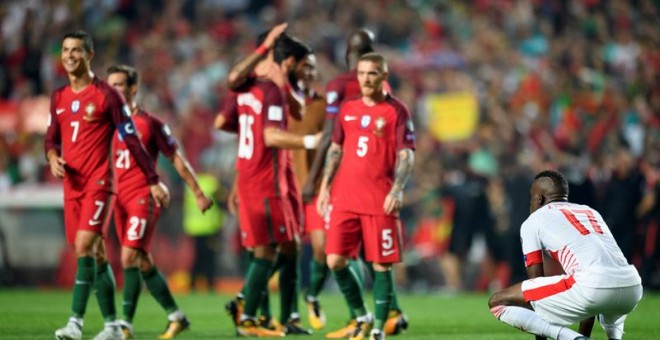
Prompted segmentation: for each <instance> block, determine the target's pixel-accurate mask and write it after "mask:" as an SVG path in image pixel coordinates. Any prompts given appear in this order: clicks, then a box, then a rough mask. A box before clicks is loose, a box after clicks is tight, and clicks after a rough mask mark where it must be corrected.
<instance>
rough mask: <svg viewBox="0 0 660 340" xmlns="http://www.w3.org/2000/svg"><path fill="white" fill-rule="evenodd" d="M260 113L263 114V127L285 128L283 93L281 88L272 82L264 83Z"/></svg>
mask: <svg viewBox="0 0 660 340" xmlns="http://www.w3.org/2000/svg"><path fill="white" fill-rule="evenodd" d="M263 89H264V93H265V94H264V102H263V109H262V111H261V112H262V113H263V114H264V115H265V116H264V117H263V119H264V128H265V127H277V128H281V129H286V112H285V111H284V103H285V95H284V92H283V91H282V89H280V88H279V87H277V85H275V84H274V83H266V84H264V86H263Z"/></svg>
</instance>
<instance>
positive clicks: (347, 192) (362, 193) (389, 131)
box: [330, 95, 415, 215]
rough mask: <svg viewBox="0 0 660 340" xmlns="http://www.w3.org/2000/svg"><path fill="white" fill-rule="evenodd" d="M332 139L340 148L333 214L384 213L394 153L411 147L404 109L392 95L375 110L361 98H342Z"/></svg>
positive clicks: (410, 125)
mask: <svg viewBox="0 0 660 340" xmlns="http://www.w3.org/2000/svg"><path fill="white" fill-rule="evenodd" d="M332 141H333V142H334V143H337V144H340V145H342V150H343V153H342V158H341V163H340V165H339V169H337V174H336V175H335V179H334V181H333V183H332V188H331V195H330V196H331V197H332V209H333V211H334V210H337V211H347V212H352V213H357V214H365V215H385V212H384V211H383V203H384V202H385V196H386V195H387V193H388V192H389V191H390V189H391V188H392V182H393V180H394V170H395V166H396V160H397V154H398V151H400V150H401V149H406V148H408V149H413V150H414V149H415V134H414V132H413V123H412V117H411V115H410V112H409V111H408V109H407V108H406V107H405V105H404V104H403V103H401V102H400V101H399V100H397V99H395V98H394V97H392V96H390V95H387V97H386V99H385V100H384V101H382V102H380V103H377V104H376V105H374V106H367V105H366V104H365V103H364V102H363V101H362V98H356V99H349V100H346V101H344V103H343V104H342V106H341V109H340V111H339V114H338V115H337V119H335V125H334V128H333V131H332Z"/></svg>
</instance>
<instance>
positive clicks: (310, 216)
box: [305, 196, 326, 233]
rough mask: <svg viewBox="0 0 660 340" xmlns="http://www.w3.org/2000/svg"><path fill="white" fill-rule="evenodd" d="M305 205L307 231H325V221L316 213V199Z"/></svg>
mask: <svg viewBox="0 0 660 340" xmlns="http://www.w3.org/2000/svg"><path fill="white" fill-rule="evenodd" d="M317 198H318V197H316V196H315V197H314V199H312V201H311V202H309V203H306V204H305V230H306V231H307V233H310V232H312V231H314V230H321V231H325V224H326V223H325V219H324V218H323V216H321V215H319V213H318V211H316V199H317Z"/></svg>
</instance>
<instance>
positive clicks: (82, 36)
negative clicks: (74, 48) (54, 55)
mask: <svg viewBox="0 0 660 340" xmlns="http://www.w3.org/2000/svg"><path fill="white" fill-rule="evenodd" d="M68 38H72V39H79V40H82V42H83V48H85V51H87V53H94V40H92V35H91V34H89V33H87V32H85V31H83V30H77V31H71V32H68V33H66V34H65V35H64V36H63V37H62V41H61V42H64V40H65V39H68Z"/></svg>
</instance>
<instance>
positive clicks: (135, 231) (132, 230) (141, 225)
mask: <svg viewBox="0 0 660 340" xmlns="http://www.w3.org/2000/svg"><path fill="white" fill-rule="evenodd" d="M128 223H129V224H130V226H129V227H128V240H129V241H135V240H139V239H141V238H142V236H144V230H145V229H146V227H147V220H146V219H144V218H139V217H137V216H131V218H130V219H129V220H128Z"/></svg>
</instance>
